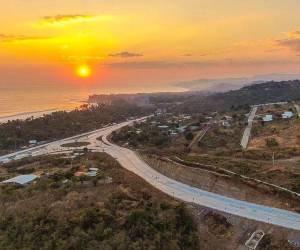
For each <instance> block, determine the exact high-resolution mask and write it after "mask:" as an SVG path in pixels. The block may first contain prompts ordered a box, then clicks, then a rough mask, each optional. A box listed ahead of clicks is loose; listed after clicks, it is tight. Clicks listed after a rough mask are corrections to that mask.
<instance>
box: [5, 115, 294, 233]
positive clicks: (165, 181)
mask: <svg viewBox="0 0 300 250" xmlns="http://www.w3.org/2000/svg"><path fill="white" fill-rule="evenodd" d="M140 120H141V119H140ZM131 123H132V122H124V123H121V124H117V125H114V126H110V127H106V128H103V129H100V130H97V131H94V132H90V133H86V134H83V135H79V136H76V137H72V138H68V139H65V140H61V141H57V142H53V143H49V144H48V145H44V146H43V147H38V148H34V149H31V150H30V151H26V152H24V151H22V152H18V153H15V154H11V155H9V156H3V157H0V162H7V161H10V160H11V159H13V158H16V159H18V158H22V157H24V155H28V154H30V155H42V154H49V153H58V152H61V150H62V148H61V145H62V144H64V143H69V142H74V141H75V140H76V141H88V142H90V143H91V144H90V145H88V148H89V149H91V150H93V151H100V152H102V151H103V152H106V153H108V154H110V155H111V156H113V157H114V158H115V159H116V160H117V161H118V162H119V163H120V164H121V165H122V166H123V167H124V168H126V169H128V170H129V171H132V172H133V173H135V174H137V175H138V176H140V177H141V178H143V179H144V180H145V181H147V182H148V183H150V184H151V185H153V186H154V187H156V188H157V189H159V190H161V191H162V192H164V193H166V194H168V195H170V196H173V197H174V198H177V199H180V200H182V201H185V202H193V203H196V204H199V205H202V206H206V207H209V208H213V209H216V210H219V211H223V212H227V213H229V214H233V215H238V216H241V217H245V218H248V219H253V220H257V221H262V222H266V223H270V224H274V225H279V226H283V227H286V228H290V229H296V230H300V214H298V213H293V212H289V211H286V210H282V209H277V208H271V207H266V206H262V205H257V204H253V203H249V202H245V201H241V200H236V199H232V198H228V197H225V196H221V195H218V194H214V193H210V192H207V191H204V190H201V189H199V188H195V187H191V186H189V185H186V184H183V183H180V182H178V181H175V180H173V179H170V178H168V177H166V176H164V175H162V174H160V173H158V172H157V171H155V170H154V169H152V168H151V167H150V166H148V165H147V164H146V163H145V162H144V161H143V160H141V159H140V157H139V156H138V155H137V154H136V153H135V152H133V151H131V150H129V149H126V148H122V147H119V146H117V145H114V144H111V143H110V142H109V141H108V140H107V136H108V135H109V134H111V133H112V132H113V131H115V130H117V129H119V128H121V127H123V126H126V125H129V124H131ZM99 137H102V141H99V140H96V138H99ZM64 150H65V152H68V151H70V149H69V150H68V149H67V150H66V149H64Z"/></svg>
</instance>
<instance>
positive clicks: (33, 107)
mask: <svg viewBox="0 0 300 250" xmlns="http://www.w3.org/2000/svg"><path fill="white" fill-rule="evenodd" d="M143 89H144V88H143V87H142V86H139V88H131V89H121V90H120V89H103V88H101V87H99V86H98V87H97V86H78V85H57V84H56V85H51V84H48V85H42V84H41V85H29V84H26V85H25V84H23V85H20V84H19V85H6V86H3V85H0V123H1V122H6V121H7V120H13V119H17V118H20V119H24V118H27V117H31V116H34V117H38V116H42V115H43V114H46V113H51V112H53V111H56V110H71V109H74V108H76V107H79V106H81V105H82V104H84V103H86V101H87V99H88V96H89V95H92V94H109V93H120V92H121V93H136V92H143V91H141V90H143ZM145 89H146V90H148V91H145V92H151V91H149V90H151V89H150V88H145ZM157 90H158V91H166V90H169V91H180V88H168V89H164V88H162V89H158V88H156V89H155V90H154V91H157Z"/></svg>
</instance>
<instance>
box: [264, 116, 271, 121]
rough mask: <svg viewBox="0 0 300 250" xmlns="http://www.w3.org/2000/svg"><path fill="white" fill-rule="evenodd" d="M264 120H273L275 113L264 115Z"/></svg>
mask: <svg viewBox="0 0 300 250" xmlns="http://www.w3.org/2000/svg"><path fill="white" fill-rule="evenodd" d="M263 121H264V122H271V121H273V115H265V116H264V117H263Z"/></svg>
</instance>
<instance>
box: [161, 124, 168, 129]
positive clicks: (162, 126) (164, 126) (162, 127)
mask: <svg viewBox="0 0 300 250" xmlns="http://www.w3.org/2000/svg"><path fill="white" fill-rule="evenodd" d="M158 128H160V129H168V128H169V126H168V125H160V126H158Z"/></svg>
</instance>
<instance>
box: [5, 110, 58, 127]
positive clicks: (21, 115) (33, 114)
mask: <svg viewBox="0 0 300 250" xmlns="http://www.w3.org/2000/svg"><path fill="white" fill-rule="evenodd" d="M57 111H59V109H57V108H53V109H46V110H40V111H31V112H23V113H18V114H15V115H8V116H0V124H1V123H6V122H8V121H14V120H26V119H28V118H30V117H33V118H39V117H42V116H43V115H49V114H52V113H54V112H57Z"/></svg>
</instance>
